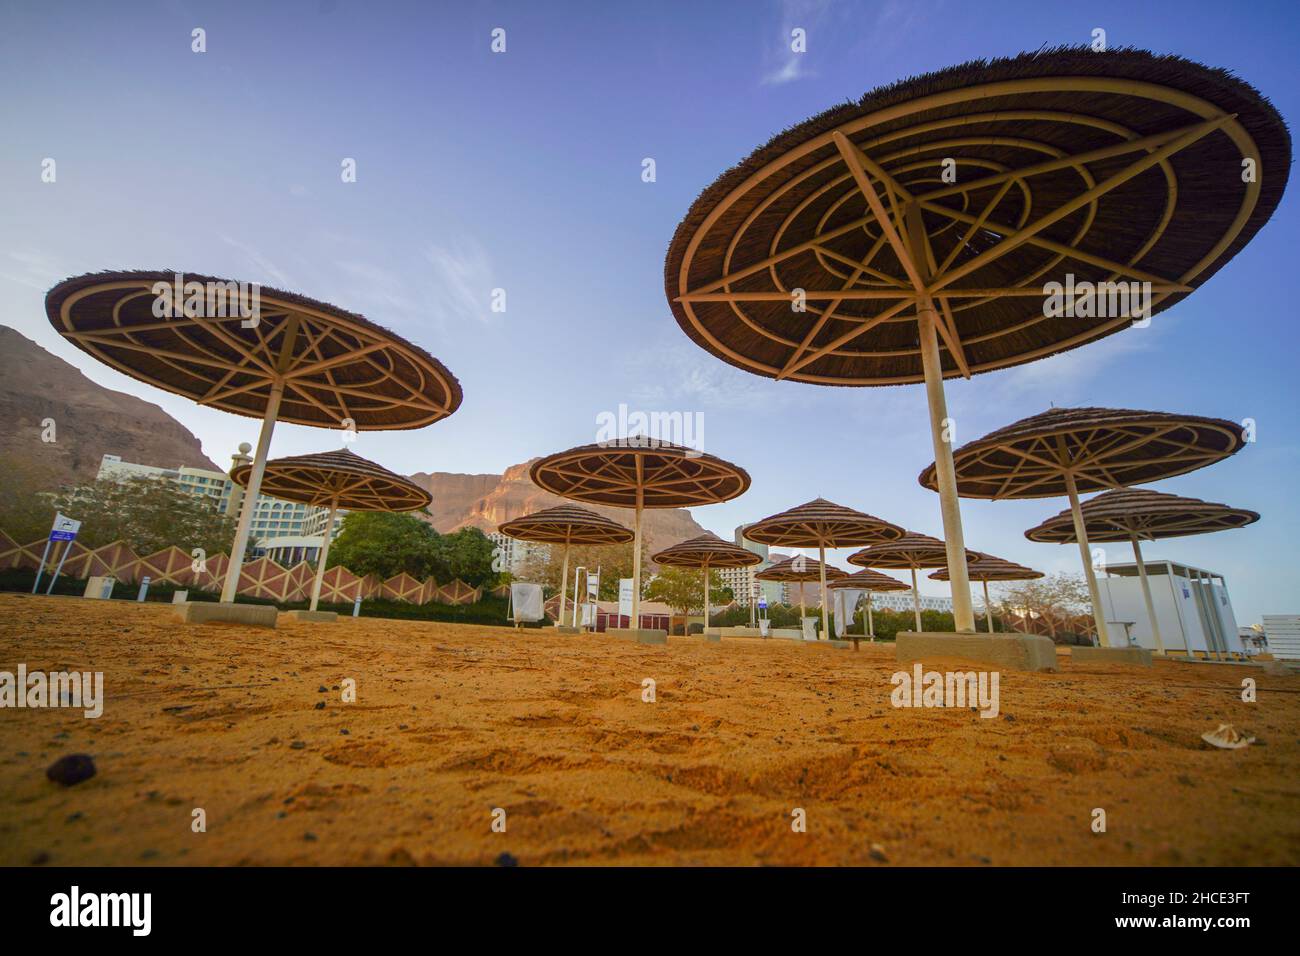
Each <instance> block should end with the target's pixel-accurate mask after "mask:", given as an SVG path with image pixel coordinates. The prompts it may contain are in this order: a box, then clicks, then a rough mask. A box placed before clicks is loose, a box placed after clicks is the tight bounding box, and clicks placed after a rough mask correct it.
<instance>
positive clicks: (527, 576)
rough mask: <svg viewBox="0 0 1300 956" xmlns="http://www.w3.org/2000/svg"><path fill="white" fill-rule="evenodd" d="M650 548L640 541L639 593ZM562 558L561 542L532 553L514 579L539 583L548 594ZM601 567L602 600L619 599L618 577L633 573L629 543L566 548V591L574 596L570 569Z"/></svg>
mask: <svg viewBox="0 0 1300 956" xmlns="http://www.w3.org/2000/svg"><path fill="white" fill-rule="evenodd" d="M649 560H650V558H649V548H648V546H647V545H646V544H645V543H644V542H643V543H642V546H641V567H642V569H643V570H642V575H641V576H642V596H644V594H645V583H644V579H645V577H646V575H645V571H644V569H645V568H647V567H648V566H649ZM563 562H564V545H562V544H553V545H551V548H550V553H549V555H548V554H546V553H545V552H541V553H533V554H532V555H530V556H529V557H528V558H527V559H525V561H524V562H523V564H522V565H520V567H519V570H518V572H517V573H516V575H515V579H516V580H518V581H531V582H533V583H535V584H540V585H542V586H543V587H544V588H545V590H546V594H547V595H548V596H550V595H552V594H554V593H555V592H556V590H557V589H558V588H559V586H560V573H561V570H562V566H563ZM580 566H581V567H584V568H591V569H592V570H593V571H594V570H596V569H597V568H599V569H600V593H599V595H598V598H599V600H601V601H617V600H618V581H619V578H630V577H631V576H632V544H631V542H628V543H627V544H600V545H597V544H575V545H573V546H572V547H571V548H570V550H569V583H568V594H569V597H570V598H572V597H573V572H574V569H575V568H578V567H580Z"/></svg>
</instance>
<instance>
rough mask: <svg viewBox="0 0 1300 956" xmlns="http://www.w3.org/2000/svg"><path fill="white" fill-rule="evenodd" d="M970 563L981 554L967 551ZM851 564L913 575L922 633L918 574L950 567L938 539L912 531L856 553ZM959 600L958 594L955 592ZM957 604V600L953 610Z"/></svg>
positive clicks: (916, 613)
mask: <svg viewBox="0 0 1300 956" xmlns="http://www.w3.org/2000/svg"><path fill="white" fill-rule="evenodd" d="M964 553H965V556H966V560H967V561H974V560H975V558H976V557H977V556H978V554H979V552H977V551H971V550H969V549H965V550H964ZM848 562H849V564H855V565H857V566H858V567H861V568H890V569H893V570H896V571H902V570H904V569H906V570H909V571H911V572H912V613H913V615H914V616H915V620H916V629H917V630H918V631H919V630H921V595H920V592H919V591H917V587H916V572H917V571H919V570H921V569H923V568H946V567H947V566H948V546H947V545H945V544H944V543H943V542H942V541H940V540H939V539H938V538H932V537H930V535H928V534H918V533H917V532H915V531H909V532H907V533H906V534H905V535H903V537H901V538H899V539H898V540H896V541H883V542H881V543H880V544H873V545H871V546H870V547H867V548H863V549H862V550H861V551H855V552H853V553H852V554H850V555H849V557H848ZM954 597H955V593H954ZM956 606H957V602H956V601H955V600H954V601H953V607H954V608H955V607H956Z"/></svg>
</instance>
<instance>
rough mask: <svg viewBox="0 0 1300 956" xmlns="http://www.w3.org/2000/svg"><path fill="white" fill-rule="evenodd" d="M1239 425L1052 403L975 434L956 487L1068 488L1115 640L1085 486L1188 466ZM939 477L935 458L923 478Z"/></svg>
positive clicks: (971, 491)
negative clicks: (1092, 543) (1083, 502)
mask: <svg viewBox="0 0 1300 956" xmlns="http://www.w3.org/2000/svg"><path fill="white" fill-rule="evenodd" d="M1243 444H1244V439H1243V437H1242V430H1241V426H1239V425H1237V424H1236V423H1234V422H1230V421H1226V420H1224V419H1221V418H1204V417H1202V416H1199V415H1174V414H1169V413H1167V412H1143V411H1133V410H1131V409H1124V408H1053V409H1050V410H1049V411H1046V412H1043V413H1042V414H1039V415H1033V416H1031V417H1029V418H1025V419H1022V420H1020V421H1018V422H1014V423H1013V424H1011V425H1008V426H1006V427H1005V428H999V429H998V430H997V431H994V432H990V433H989V434H988V435H985V436H984V437H983V438H977V439H976V440H975V441H973V442H970V443H969V444H966V445H963V446H962V447H960V448H958V449H957V450H956V451H954V452H953V453H952V458H953V464H954V468H955V472H956V478H957V488H958V493H959V494H961V495H962V496H963V497H967V498H995V499H996V498H1049V497H1054V496H1058V495H1062V494H1064V495H1067V496H1069V499H1070V511H1071V514H1072V516H1073V521H1074V530H1075V540H1076V541H1078V542H1079V553H1080V555H1081V556H1082V558H1083V570H1084V575H1085V577H1086V578H1087V580H1088V592H1089V595H1090V597H1091V600H1092V616H1093V622H1094V624H1096V627H1097V636H1098V638H1099V639H1100V640H1101V642H1102V644H1103V646H1107V647H1109V646H1110V638H1109V636H1108V635H1107V633H1106V621H1105V614H1104V612H1103V611H1102V608H1101V592H1100V591H1099V590H1098V588H1097V576H1096V574H1095V573H1094V571H1093V567H1092V555H1091V552H1090V549H1089V544H1088V534H1087V530H1086V528H1085V527H1084V523H1083V514H1082V512H1081V510H1080V507H1079V493H1080V492H1085V491H1097V490H1099V489H1103V488H1106V489H1110V488H1121V487H1125V486H1127V485H1131V484H1139V483H1143V482H1148V481H1159V480H1160V479H1162V478H1170V477H1172V476H1174V475H1181V474H1185V473H1187V472H1189V471H1194V470H1195V469H1197V468H1203V467H1205V466H1206V465H1210V464H1213V463H1214V462H1216V461H1220V460H1221V459H1224V458H1227V457H1228V456H1229V455H1232V454H1235V453H1236V452H1238V451H1240V450H1241V448H1242V447H1243ZM918 480H919V481H920V482H921V484H922V485H923V486H925V487H927V488H932V489H933V488H935V487H937V484H938V473H937V471H936V468H935V465H934V464H931V465H929V466H928V467H927V468H926V469H925V470H924V471H922V472H921V474H920V477H919V479H918Z"/></svg>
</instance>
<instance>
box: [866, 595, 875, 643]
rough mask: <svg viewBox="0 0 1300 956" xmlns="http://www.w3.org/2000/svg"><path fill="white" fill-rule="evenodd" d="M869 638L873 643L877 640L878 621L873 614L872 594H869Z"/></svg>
mask: <svg viewBox="0 0 1300 956" xmlns="http://www.w3.org/2000/svg"><path fill="white" fill-rule="evenodd" d="M867 636H868V637H869V638H871V640H872V641H875V639H876V619H875V616H874V615H872V613H871V592H867Z"/></svg>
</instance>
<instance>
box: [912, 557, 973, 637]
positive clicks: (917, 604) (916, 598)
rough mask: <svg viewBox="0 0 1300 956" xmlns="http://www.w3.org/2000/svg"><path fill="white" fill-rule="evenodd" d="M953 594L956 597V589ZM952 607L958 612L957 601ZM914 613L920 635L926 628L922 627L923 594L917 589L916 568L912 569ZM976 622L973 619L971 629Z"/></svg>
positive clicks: (917, 631)
mask: <svg viewBox="0 0 1300 956" xmlns="http://www.w3.org/2000/svg"><path fill="white" fill-rule="evenodd" d="M952 593H953V594H954V595H956V593H957V589H956V588H955V587H954V588H953V592H952ZM952 606H953V609H954V610H956V608H957V604H956V602H955V601H954V602H953V605H952ZM912 613H913V614H915V615H916V633H918V634H920V633H921V631H923V630H924V628H923V627H921V592H920V591H918V590H917V589H916V568H915V567H913V568H912ZM974 621H975V618H974V617H972V618H971V622H972V623H971V627H974V626H975V625H974Z"/></svg>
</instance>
